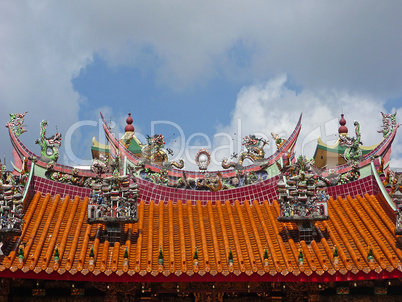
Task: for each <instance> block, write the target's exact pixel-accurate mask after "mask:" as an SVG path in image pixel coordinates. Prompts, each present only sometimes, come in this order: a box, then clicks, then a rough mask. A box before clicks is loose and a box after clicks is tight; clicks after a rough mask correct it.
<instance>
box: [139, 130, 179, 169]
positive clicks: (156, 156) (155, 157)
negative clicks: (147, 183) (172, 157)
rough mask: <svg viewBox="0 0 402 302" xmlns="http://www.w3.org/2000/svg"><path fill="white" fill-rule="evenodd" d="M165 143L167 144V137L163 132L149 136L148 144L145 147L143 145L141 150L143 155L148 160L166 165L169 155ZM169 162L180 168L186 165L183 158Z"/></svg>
mask: <svg viewBox="0 0 402 302" xmlns="http://www.w3.org/2000/svg"><path fill="white" fill-rule="evenodd" d="M164 145H165V138H164V136H163V135H162V134H155V135H154V136H152V137H151V136H148V137H147V144H146V145H145V146H144V147H142V150H141V151H142V156H143V157H144V158H145V159H147V160H150V161H152V162H157V163H161V164H162V165H164V163H167V162H168V155H167V154H166V152H165V150H164V148H163V147H164ZM168 151H169V149H168ZM169 164H170V165H171V166H174V167H176V168H178V169H182V168H183V167H184V161H183V160H182V159H179V160H178V161H177V162H176V161H172V162H170V163H169Z"/></svg>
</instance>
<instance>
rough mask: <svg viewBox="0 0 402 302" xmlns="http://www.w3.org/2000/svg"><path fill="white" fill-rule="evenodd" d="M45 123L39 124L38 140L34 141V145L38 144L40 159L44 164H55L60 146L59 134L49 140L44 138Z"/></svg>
mask: <svg viewBox="0 0 402 302" xmlns="http://www.w3.org/2000/svg"><path fill="white" fill-rule="evenodd" d="M46 126H47V121H42V122H41V131H40V139H37V140H36V141H35V144H39V145H40V147H41V150H40V154H41V157H40V159H41V160H42V161H44V162H57V160H58V158H59V150H58V148H59V147H60V146H61V134H60V133H56V134H55V135H52V136H51V137H50V138H47V137H46Z"/></svg>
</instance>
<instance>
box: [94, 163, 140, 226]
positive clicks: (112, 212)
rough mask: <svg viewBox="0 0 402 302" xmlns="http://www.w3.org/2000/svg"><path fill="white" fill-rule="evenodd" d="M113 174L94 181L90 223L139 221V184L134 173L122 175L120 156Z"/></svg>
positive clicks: (114, 166)
mask: <svg viewBox="0 0 402 302" xmlns="http://www.w3.org/2000/svg"><path fill="white" fill-rule="evenodd" d="M116 158H117V160H115V163H114V165H113V168H114V172H113V174H112V175H111V176H107V177H104V178H102V177H99V178H97V179H95V180H93V181H92V183H91V188H92V194H91V197H92V199H91V201H90V202H89V204H88V223H132V222H135V221H137V197H138V185H137V183H136V179H135V177H133V175H132V173H131V172H130V175H120V173H119V167H118V157H116ZM116 164H117V165H116Z"/></svg>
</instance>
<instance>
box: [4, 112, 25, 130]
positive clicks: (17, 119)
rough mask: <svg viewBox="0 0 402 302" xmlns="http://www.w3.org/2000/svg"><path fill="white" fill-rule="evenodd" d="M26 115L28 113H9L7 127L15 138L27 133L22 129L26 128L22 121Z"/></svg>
mask: <svg viewBox="0 0 402 302" xmlns="http://www.w3.org/2000/svg"><path fill="white" fill-rule="evenodd" d="M27 113H28V111H26V112H24V113H15V114H14V113H10V121H9V122H8V124H7V125H9V126H10V127H12V129H13V131H14V133H15V135H16V136H20V135H21V134H22V133H24V132H27V130H26V129H25V128H24V127H26V126H25V125H24V119H25V115H26V114H27Z"/></svg>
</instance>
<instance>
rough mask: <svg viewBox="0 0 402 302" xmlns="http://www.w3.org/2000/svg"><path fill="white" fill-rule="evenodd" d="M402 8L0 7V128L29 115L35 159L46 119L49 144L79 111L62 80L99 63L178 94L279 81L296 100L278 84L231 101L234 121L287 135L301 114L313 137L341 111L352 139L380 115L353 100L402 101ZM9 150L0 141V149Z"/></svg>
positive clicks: (2, 136)
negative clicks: (11, 117)
mask: <svg viewBox="0 0 402 302" xmlns="http://www.w3.org/2000/svg"><path fill="white" fill-rule="evenodd" d="M401 6H402V3H401V2H393V1H385V2H384V1H383V2H382V3H381V5H378V2H377V1H362V0H361V1H354V2H353V3H351V2H346V1H345V2H336V3H332V2H323V1H313V0H307V1H303V2H292V1H269V2H267V1H257V2H253V4H252V5H251V4H250V3H246V2H241V1H222V2H217V1H196V2H182V1H169V2H166V1H156V2H143V1H130V2H129V3H128V2H124V3H123V2H111V1H106V0H103V1H101V0H99V1H96V2H93V1H58V2H56V1H46V0H42V1H2V2H0V104H1V111H2V112H3V114H2V115H1V116H0V123H2V124H5V123H6V122H7V118H8V116H4V112H5V114H6V115H7V113H9V112H13V113H16V112H24V111H27V110H28V111H29V114H28V115H27V117H26V122H27V124H28V125H29V128H28V129H29V137H26V136H27V135H25V137H24V136H23V137H22V140H23V141H24V142H25V143H26V144H27V145H28V147H30V148H31V149H32V150H38V147H37V146H35V145H34V144H33V141H34V139H35V138H36V137H35V134H34V133H38V135H39V122H40V121H41V119H43V118H46V119H48V121H49V127H48V129H49V130H48V132H49V134H51V133H52V134H53V133H54V132H55V131H56V129H55V127H56V126H57V127H58V131H59V132H62V133H65V132H66V131H67V129H68V127H69V126H70V125H71V124H73V123H75V122H77V121H78V119H79V114H80V108H81V105H82V104H81V102H82V98H81V97H80V96H79V95H78V93H77V92H76V91H74V89H73V86H72V83H71V80H72V79H73V78H74V77H76V76H77V75H78V74H79V72H80V70H82V69H83V68H85V66H87V64H88V63H90V62H91V61H92V58H93V55H94V54H99V55H101V56H102V57H103V58H104V59H105V60H106V61H107V62H108V64H110V65H111V66H117V65H130V66H133V67H138V68H141V69H142V70H144V71H147V70H149V69H156V75H155V76H156V78H157V79H158V81H159V82H160V83H162V84H164V85H167V86H169V87H173V88H180V89H185V88H186V87H189V86H192V85H194V84H199V83H201V84H202V82H203V81H211V80H213V79H214V77H217V76H222V75H223V76H224V77H225V78H226V79H231V80H233V81H240V82H244V81H245V80H246V79H247V81H249V80H250V79H252V80H253V79H256V80H258V79H259V81H262V80H266V79H270V78H273V76H275V75H277V74H280V73H283V72H285V73H287V74H289V75H290V76H291V77H292V78H293V79H295V81H296V83H297V84H299V85H301V86H303V89H304V90H303V92H302V93H300V94H297V93H295V92H294V91H292V90H289V89H286V88H285V87H284V85H283V83H282V84H281V81H284V80H283V79H281V78H278V79H276V80H274V81H270V82H268V84H267V85H271V86H272V87H266V86H264V85H263V86H256V87H254V88H253V87H248V88H245V89H244V90H243V91H242V92H240V93H239V98H238V101H237V105H236V108H235V110H234V112H233V120H236V119H237V118H239V117H241V118H242V125H243V127H244V131H245V132H252V131H256V130H260V129H269V130H268V131H271V130H275V129H278V130H277V131H290V130H291V129H293V127H294V124H295V123H296V121H297V118H298V114H299V112H304V113H305V116H304V119H303V121H304V122H303V123H304V128H303V129H306V128H308V127H311V129H312V128H313V125H317V123H318V124H320V123H322V122H325V121H328V120H331V119H332V118H336V117H338V114H339V113H340V111H341V109H342V108H343V109H344V111H345V113H347V119H348V121H349V128H352V127H351V122H352V120H353V119H354V118H356V119H362V118H361V116H367V117H366V118H363V120H365V119H370V120H372V119H373V118H374V119H375V118H376V115H374V116H372V117H371V116H370V117H369V115H368V114H370V115H372V114H373V113H374V112H377V110H379V108H381V106H382V103H380V104H378V103H376V100H377V97H376V98H373V97H371V98H370V97H369V100H367V99H365V98H363V97H361V96H360V94H361V93H367V95H376V96H380V97H382V98H383V99H386V98H392V97H399V96H400V95H401V94H402V85H401V82H400V79H401V78H402V40H401V39H400V30H401V28H402V19H401V18H400V16H399V12H400V11H401V8H402V7H401ZM321 89H326V90H321ZM343 89H345V91H354V93H353V94H351V93H346V92H339V91H342V90H343ZM317 91H321V92H317ZM337 91H338V92H337ZM247 102H252V103H247ZM322 102H324V103H322ZM245 104H246V105H245ZM359 104H360V106H359ZM361 104H364V106H361ZM248 108H252V110H254V111H253V112H254V113H253V114H251V113H248ZM253 108H254V109H253ZM246 109H247V110H246ZM358 110H359V111H360V114H357V111H358ZM355 113H356V114H355ZM349 114H350V117H349V116H348V115H349ZM354 114H355V115H356V117H354ZM231 126H233V127H234V125H231ZM228 127H229V126H228ZM229 128H230V127H229ZM374 128H375V127H374V125H373V123H363V124H362V132H363V142H364V143H365V144H369V143H370V141H371V140H372V139H371V136H370V135H367V136H366V137H365V135H366V134H365V133H371V132H369V131H367V132H366V130H365V129H367V130H368V129H374ZM234 129H235V127H234ZM254 129H255V130H254ZM231 130H233V129H231ZM350 130H352V129H350ZM303 131H307V130H303ZM370 131H371V130H370ZM32 136H33V137H32ZM25 139H29V141H25ZM6 140H7V135H6V132H5V131H1V132H0V141H6ZM373 143H374V142H373ZM37 153H38V151H37Z"/></svg>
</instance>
